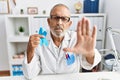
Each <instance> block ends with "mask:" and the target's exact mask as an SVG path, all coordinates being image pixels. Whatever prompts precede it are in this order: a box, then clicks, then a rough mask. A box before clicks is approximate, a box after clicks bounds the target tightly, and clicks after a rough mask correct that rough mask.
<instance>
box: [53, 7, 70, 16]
mask: <svg viewBox="0 0 120 80" xmlns="http://www.w3.org/2000/svg"><path fill="white" fill-rule="evenodd" d="M51 15H57V16H70V11H69V10H68V9H67V8H66V7H64V6H57V7H55V8H53V9H52V11H51Z"/></svg>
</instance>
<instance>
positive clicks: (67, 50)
mask: <svg viewBox="0 0 120 80" xmlns="http://www.w3.org/2000/svg"><path fill="white" fill-rule="evenodd" d="M63 51H65V52H74V48H64V49H63Z"/></svg>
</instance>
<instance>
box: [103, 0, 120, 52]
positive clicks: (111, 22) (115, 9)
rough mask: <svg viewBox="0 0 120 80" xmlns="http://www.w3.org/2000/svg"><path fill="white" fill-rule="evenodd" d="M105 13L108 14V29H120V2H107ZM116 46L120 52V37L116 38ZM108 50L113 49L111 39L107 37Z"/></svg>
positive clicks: (115, 0) (111, 0)
mask: <svg viewBox="0 0 120 80" xmlns="http://www.w3.org/2000/svg"><path fill="white" fill-rule="evenodd" d="M105 3H106V5H105V13H107V27H112V28H113V29H120V9H119V7H120V0H105ZM115 44H116V47H117V50H118V51H119V52H120V36H115ZM106 48H111V45H110V41H109V38H108V37H107V41H106Z"/></svg>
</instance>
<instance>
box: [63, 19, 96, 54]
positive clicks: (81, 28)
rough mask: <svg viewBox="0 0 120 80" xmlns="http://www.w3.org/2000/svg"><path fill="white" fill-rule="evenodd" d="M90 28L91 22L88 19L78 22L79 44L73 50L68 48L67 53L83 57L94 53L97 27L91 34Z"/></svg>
mask: <svg viewBox="0 0 120 80" xmlns="http://www.w3.org/2000/svg"><path fill="white" fill-rule="evenodd" d="M89 26H90V24H89V21H88V20H87V19H86V20H85V18H83V19H82V21H80V22H78V26H77V42H76V44H75V46H74V47H73V48H66V49H65V51H70V52H74V53H77V54H83V55H88V53H91V52H93V51H94V48H95V43H96V27H95V26H94V27H93V32H92V34H91V33H90V29H89Z"/></svg>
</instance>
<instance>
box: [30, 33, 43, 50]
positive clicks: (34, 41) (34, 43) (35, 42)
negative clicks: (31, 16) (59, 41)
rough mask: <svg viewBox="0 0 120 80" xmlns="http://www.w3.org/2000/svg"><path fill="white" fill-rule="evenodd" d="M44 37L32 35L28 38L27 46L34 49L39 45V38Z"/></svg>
mask: <svg viewBox="0 0 120 80" xmlns="http://www.w3.org/2000/svg"><path fill="white" fill-rule="evenodd" d="M43 37H44V36H42V35H39V34H34V35H31V36H30V39H29V46H31V47H32V48H35V47H37V46H38V44H39V43H40V38H43Z"/></svg>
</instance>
